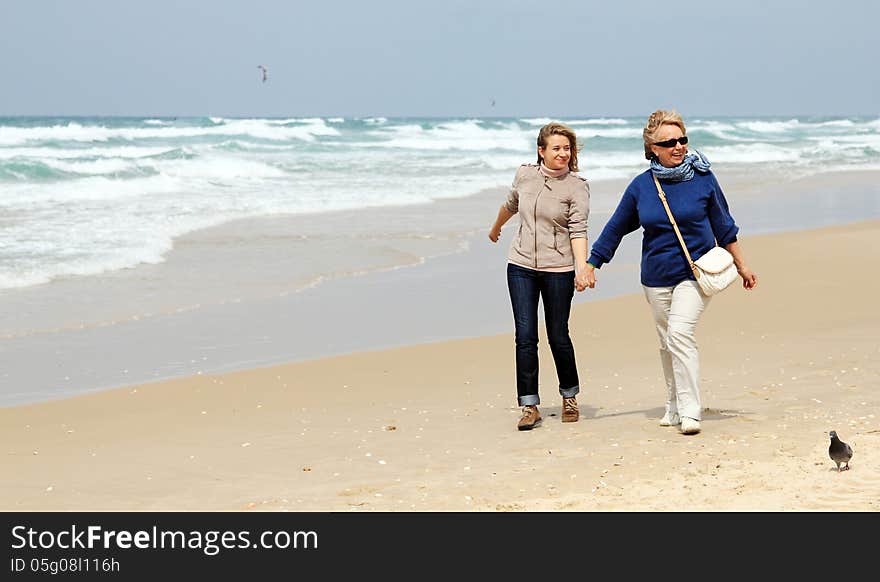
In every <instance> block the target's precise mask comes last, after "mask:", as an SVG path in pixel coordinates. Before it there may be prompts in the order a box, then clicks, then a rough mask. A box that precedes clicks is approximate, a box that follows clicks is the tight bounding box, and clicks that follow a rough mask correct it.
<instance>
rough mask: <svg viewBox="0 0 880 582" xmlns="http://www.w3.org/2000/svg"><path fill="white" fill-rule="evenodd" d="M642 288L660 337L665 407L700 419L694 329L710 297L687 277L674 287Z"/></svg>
mask: <svg viewBox="0 0 880 582" xmlns="http://www.w3.org/2000/svg"><path fill="white" fill-rule="evenodd" d="M643 287H644V285H643ZM644 289H645V297H646V298H647V299H648V303H649V304H650V305H651V311H652V312H653V314H654V323H655V324H656V325H657V335H658V336H659V337H660V362H661V363H662V364H663V376H664V377H665V379H666V411H667V412H671V413H678V415H679V416H681V417H685V416H686V417H688V418H693V419H695V420H701V416H702V414H701V412H702V409H703V408H702V406H701V404H700V354H699V352H698V351H697V341H696V339H695V337H694V331H695V329H696V326H697V321H698V320H699V319H700V315H701V314H702V313H703V310H704V309H705V308H706V305H708V304H709V299H710V298H709V297H706V296H705V295H703V294H702V293H701V292H700V287H699V285H697V282H696V281H690V280H688V281H682V282H681V283H679V284H678V285H676V286H675V287H644Z"/></svg>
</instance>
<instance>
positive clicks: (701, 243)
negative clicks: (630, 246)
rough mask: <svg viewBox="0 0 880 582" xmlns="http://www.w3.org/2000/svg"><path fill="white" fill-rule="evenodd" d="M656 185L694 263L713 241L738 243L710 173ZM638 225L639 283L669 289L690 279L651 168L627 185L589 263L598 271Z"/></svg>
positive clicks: (736, 227)
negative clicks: (639, 238)
mask: <svg viewBox="0 0 880 582" xmlns="http://www.w3.org/2000/svg"><path fill="white" fill-rule="evenodd" d="M660 185H661V186H663V192H665V193H666V201H667V202H668V203H669V208H670V210H672V215H673V216H674V217H675V221H676V222H677V223H678V228H679V230H681V235H682V237H684V242H685V244H686V245H687V247H688V251H690V253H691V258H692V259H693V260H695V261H696V260H697V259H699V258H700V257H702V256H703V255H704V254H705V253H706V252H708V251H709V250H710V249H711V248H712V247H714V246H715V242H716V241H717V242H718V244H719V245H720V246H722V247H723V246H726V245H728V244H729V243H732V242H734V241H736V234H737V232H739V227H738V226H737V225H736V223H734V221H733V217H732V216H731V215H730V211H729V209H728V207H727V200H726V199H725V198H724V193H723V192H722V191H721V186H720V185H719V184H718V180H716V179H715V175H714V174H712V172H711V171H710V172H707V173H705V174H701V173H697V174H696V175H695V176H694V177H693V179H691V180H688V181H685V182H668V181H666V180H660ZM639 227H642V228H643V229H644V236H643V238H642V268H641V272H642V276H641V279H642V285H645V286H647V287H672V286H674V285H677V284H678V283H681V282H682V281H684V280H685V279H693V278H694V275H693V272H692V271H691V269H690V266H689V265H688V262H687V259H686V258H685V256H684V252H683V251H682V250H681V245H680V244H679V242H678V237H676V236H675V230H673V228H672V224H671V223H670V222H669V217H668V216H667V215H666V210H664V209H663V203H662V202H661V201H660V197H659V196H658V194H657V187H656V186H655V185H654V178H653V177H652V176H651V170H647V171H645V172H643V173H641V174H639V175H638V176H636V177H635V178H634V179H633V181H632V182H630V184H629V186H627V188H626V191H624V193H623V198H621V200H620V203H619V204H618V205H617V209H616V210H615V211H614V214H613V215H612V216H611V218H610V219H609V220H608V223H607V224H606V225H605V228H603V229H602V234H600V235H599V238H598V239H597V240H596V242H595V243H593V249H592V252H591V254H590V258H589V262H590V263H592V264H593V266H595V267H596V268H597V269H598V268H600V267H601V266H602V265H603V264H604V263H608V262H610V261H611V258H612V257H613V256H614V252H615V251H616V250H617V247H618V246H620V241H621V240H622V239H623V237H624V236H626V235H627V234H629V233H631V232H633V231H634V230H636V229H637V228H639Z"/></svg>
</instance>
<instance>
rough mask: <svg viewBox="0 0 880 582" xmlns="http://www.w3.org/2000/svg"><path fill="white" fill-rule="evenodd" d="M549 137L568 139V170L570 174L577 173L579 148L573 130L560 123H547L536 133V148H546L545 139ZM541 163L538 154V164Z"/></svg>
mask: <svg viewBox="0 0 880 582" xmlns="http://www.w3.org/2000/svg"><path fill="white" fill-rule="evenodd" d="M551 135H563V136H565V137H566V138H568V145H569V146H571V157H570V158H568V169H569V171H571V172H577V171H578V150H579V149H580V147H579V146H578V143H577V136H576V135H575V134H574V130H573V129H572V128H570V127H568V126H567V125H563V124H561V123H548V124H547V125H545V126H544V127H542V128H541V130H540V131H539V132H538V147H539V148H545V147H547V139H548V138H549V137H550V136H551ZM541 162H542V160H541V154H538V163H539V164H540V163H541Z"/></svg>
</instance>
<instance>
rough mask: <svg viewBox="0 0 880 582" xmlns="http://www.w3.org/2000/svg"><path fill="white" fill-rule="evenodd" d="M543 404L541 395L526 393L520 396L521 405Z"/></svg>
mask: <svg viewBox="0 0 880 582" xmlns="http://www.w3.org/2000/svg"><path fill="white" fill-rule="evenodd" d="M539 404H541V397H540V396H538V395H537V394H526V395H525V396H520V397H519V405H520V406H537V405H539Z"/></svg>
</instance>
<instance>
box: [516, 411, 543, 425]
mask: <svg viewBox="0 0 880 582" xmlns="http://www.w3.org/2000/svg"><path fill="white" fill-rule="evenodd" d="M539 424H541V413H540V412H538V407H537V406H523V409H522V418H520V419H519V423H518V424H517V425H516V428H518V429H519V430H532V429H533V428H535V427H536V426H538V425H539Z"/></svg>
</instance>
